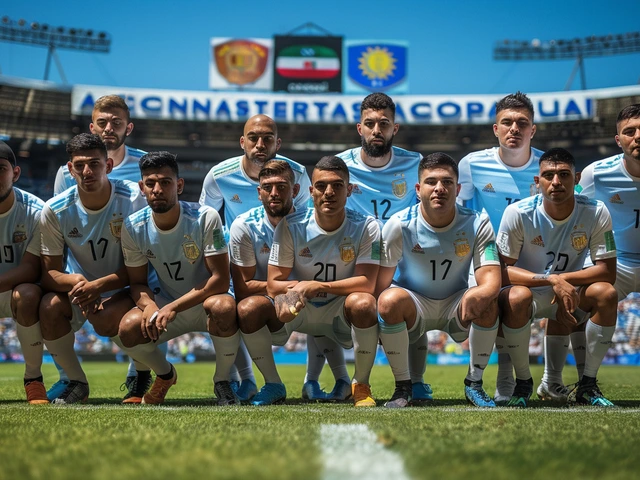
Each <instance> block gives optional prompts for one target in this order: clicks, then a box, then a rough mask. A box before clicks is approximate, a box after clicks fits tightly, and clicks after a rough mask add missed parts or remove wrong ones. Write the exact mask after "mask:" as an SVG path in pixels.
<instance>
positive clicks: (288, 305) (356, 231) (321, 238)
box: [267, 156, 380, 407]
mask: <svg viewBox="0 0 640 480" xmlns="http://www.w3.org/2000/svg"><path fill="white" fill-rule="evenodd" d="M311 178H312V186H311V197H312V199H313V205H314V206H313V208H310V209H309V210H308V211H307V214H306V215H305V216H304V217H303V218H301V219H293V218H292V219H291V221H289V217H285V218H283V219H282V220H281V221H280V223H278V226H277V227H276V229H275V232H274V237H273V246H272V247H271V254H270V257H269V268H268V272H267V278H268V280H267V291H268V293H269V296H271V297H272V298H274V301H275V307H276V314H277V316H278V320H279V322H280V324H281V325H282V326H281V328H280V333H281V334H282V339H281V341H280V343H279V344H284V342H285V341H286V339H287V337H288V336H289V334H290V333H291V332H292V331H299V332H302V333H306V334H307V335H309V334H310V335H314V336H326V337H329V338H331V339H332V340H334V341H335V342H336V343H337V344H338V345H340V346H342V347H343V348H350V347H351V345H353V348H354V351H355V374H354V376H353V382H352V396H353V401H354V404H355V406H356V407H370V406H375V404H376V403H375V400H374V399H373V398H372V396H371V387H370V385H369V375H370V373H371V368H372V366H373V362H374V360H375V354H376V348H377V344H378V324H377V319H376V300H375V297H374V296H373V293H374V290H375V284H376V278H377V276H378V270H379V266H380V228H379V227H378V224H377V222H376V220H375V219H374V218H373V217H365V216H363V215H361V214H359V213H356V212H354V211H352V210H349V209H346V208H345V205H346V203H347V198H348V196H349V195H350V194H351V185H350V184H349V169H348V168H347V166H346V165H345V163H344V161H342V159H340V158H338V157H335V156H327V157H323V158H321V159H320V161H319V162H318V163H317V164H316V166H315V168H314V170H313V174H312V177H311ZM276 343H277V342H276Z"/></svg>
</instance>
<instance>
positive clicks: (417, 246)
mask: <svg viewBox="0 0 640 480" xmlns="http://www.w3.org/2000/svg"><path fill="white" fill-rule="evenodd" d="M411 251H412V252H413V253H422V254H423V255H424V250H423V249H422V247H421V246H420V244H419V243H416V244H415V245H414V246H413V248H412V249H411Z"/></svg>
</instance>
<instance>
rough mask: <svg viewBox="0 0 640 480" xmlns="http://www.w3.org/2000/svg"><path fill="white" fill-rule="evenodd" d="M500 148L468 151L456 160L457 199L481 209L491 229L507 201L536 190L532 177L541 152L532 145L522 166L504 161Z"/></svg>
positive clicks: (536, 168) (499, 217) (496, 225)
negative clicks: (457, 162) (488, 220)
mask: <svg viewBox="0 0 640 480" xmlns="http://www.w3.org/2000/svg"><path fill="white" fill-rule="evenodd" d="M498 152H499V148H498V147H493V148H488V149H486V150H479V151H477V152H471V153H470V154H468V155H467V156H465V157H464V158H463V159H462V160H460V163H459V164H458V169H459V171H460V177H459V179H458V183H459V184H460V185H461V188H460V193H459V194H458V202H461V201H464V205H465V206H467V207H469V208H473V209H474V210H478V211H480V210H482V209H484V210H485V211H486V212H487V214H488V215H489V218H490V219H491V225H493V229H494V231H497V230H498V227H499V226H500V219H502V214H503V213H504V210H505V208H507V205H510V204H512V203H515V202H517V201H519V200H521V199H523V198H527V197H530V196H532V195H535V194H536V193H537V189H536V184H535V181H534V180H533V177H535V176H536V175H538V173H539V171H540V165H539V160H540V157H541V156H542V154H543V153H544V152H542V151H541V150H538V149H535V148H532V149H531V156H530V157H529V161H528V162H527V163H526V164H525V165H523V166H522V167H510V166H508V165H505V164H504V162H503V161H502V159H501V158H500V154H499V153H498Z"/></svg>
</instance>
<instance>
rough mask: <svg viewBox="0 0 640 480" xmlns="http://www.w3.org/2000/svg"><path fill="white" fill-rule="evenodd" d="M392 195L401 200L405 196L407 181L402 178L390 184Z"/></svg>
mask: <svg viewBox="0 0 640 480" xmlns="http://www.w3.org/2000/svg"><path fill="white" fill-rule="evenodd" d="M391 189H392V191H393V194H394V195H395V196H396V197H398V198H403V197H404V196H405V195H406V194H407V181H406V180H405V179H404V178H402V179H398V180H394V181H393V182H391Z"/></svg>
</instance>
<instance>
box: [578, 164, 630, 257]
mask: <svg viewBox="0 0 640 480" xmlns="http://www.w3.org/2000/svg"><path fill="white" fill-rule="evenodd" d="M580 188H581V189H582V192H581V193H582V194H583V195H586V196H587V197H589V198H595V199H597V200H600V201H601V202H603V203H604V204H605V205H606V206H607V208H608V209H609V212H610V213H611V220H612V222H613V236H614V237H615V239H616V248H617V249H618V261H621V262H623V263H625V264H627V265H634V266H640V178H638V177H633V176H631V175H630V174H629V172H627V169H626V168H625V166H624V155H623V154H622V153H621V154H619V155H615V156H613V157H609V158H605V159H604V160H600V161H599V162H595V163H592V164H591V165H589V166H588V167H587V168H585V169H584V170H583V171H582V178H581V179H580Z"/></svg>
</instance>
